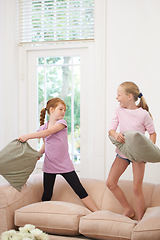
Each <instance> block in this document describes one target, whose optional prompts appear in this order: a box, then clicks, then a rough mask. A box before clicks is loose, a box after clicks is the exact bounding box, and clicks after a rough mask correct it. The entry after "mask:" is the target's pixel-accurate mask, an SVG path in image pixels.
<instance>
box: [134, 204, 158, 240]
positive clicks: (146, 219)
mask: <svg viewBox="0 0 160 240" xmlns="http://www.w3.org/2000/svg"><path fill="white" fill-rule="evenodd" d="M159 237H160V206H158V207H150V208H147V210H146V212H145V214H144V216H143V218H142V219H141V221H139V222H138V224H137V225H136V226H135V227H134V229H133V232H132V238H131V239H134V240H150V239H154V240H159Z"/></svg>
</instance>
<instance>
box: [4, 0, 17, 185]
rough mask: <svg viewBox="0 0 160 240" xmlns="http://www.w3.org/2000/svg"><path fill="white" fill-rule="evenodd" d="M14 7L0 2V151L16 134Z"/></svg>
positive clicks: (9, 0)
mask: <svg viewBox="0 0 160 240" xmlns="http://www.w3.org/2000/svg"><path fill="white" fill-rule="evenodd" d="M16 6H17V5H16V0H2V1H0V35H1V40H0V126H1V132H0V150H1V149H2V148H3V147H4V146H5V145H6V144H8V143H9V142H10V141H11V140H13V139H14V138H16V137H17V133H18V118H17V116H18V45H17V33H16V28H17V27H16V17H17V16H16ZM0 182H1V183H2V182H5V180H4V178H2V176H0Z"/></svg>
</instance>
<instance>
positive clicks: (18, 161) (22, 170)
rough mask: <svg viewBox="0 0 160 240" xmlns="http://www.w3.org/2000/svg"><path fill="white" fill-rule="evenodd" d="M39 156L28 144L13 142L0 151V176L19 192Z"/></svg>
mask: <svg viewBox="0 0 160 240" xmlns="http://www.w3.org/2000/svg"><path fill="white" fill-rule="evenodd" d="M41 156H42V155H41V154H40V153H39V152H38V151H36V150H34V149H33V148H32V147H31V146H30V145H29V143H27V142H24V143H22V142H20V141H18V140H13V141H12V142H10V143H9V144H8V145H7V146H6V147H5V148H3V149H2V150H1V151H0V174H1V175H2V176H3V177H4V178H5V179H6V180H7V181H8V182H9V183H10V184H11V185H12V186H13V187H14V188H15V189H17V190H18V191H21V188H22V186H23V185H24V184H25V183H26V181H27V179H28V178H29V176H30V174H31V173H32V172H33V170H34V168H35V165H36V162H37V160H38V159H39V158H40V157H41Z"/></svg>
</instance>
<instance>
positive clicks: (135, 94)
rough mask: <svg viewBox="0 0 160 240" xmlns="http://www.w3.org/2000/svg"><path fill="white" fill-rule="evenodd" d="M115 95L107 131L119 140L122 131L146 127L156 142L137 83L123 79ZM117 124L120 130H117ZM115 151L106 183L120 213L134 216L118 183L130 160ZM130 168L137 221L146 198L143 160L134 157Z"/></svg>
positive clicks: (121, 139) (143, 130)
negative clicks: (112, 113) (111, 117)
mask: <svg viewBox="0 0 160 240" xmlns="http://www.w3.org/2000/svg"><path fill="white" fill-rule="evenodd" d="M138 98H140V102H139V104H138V105H136V101H137V100H138ZM116 99H117V100H118V102H119V106H118V108H117V109H116V111H115V116H114V118H113V119H112V122H111V126H110V129H109V135H110V136H112V137H114V138H115V139H116V140H117V141H118V142H121V143H124V142H125V137H124V135H123V133H124V132H125V131H129V130H135V131H139V132H141V133H143V134H145V132H146V131H147V132H148V133H149V138H150V140H151V141H152V142H153V143H155V142H156V133H155V128H154V125H153V120H152V117H151V114H150V113H149V108H148V105H147V103H146V101H145V99H144V97H143V94H142V93H141V92H140V90H139V88H138V86H137V85H136V84H135V83H133V82H123V83H122V84H120V86H119V87H118V90H117V98H116ZM118 127H119V132H118V131H117V128H118ZM116 153H117V155H116V158H115V160H114V162H113V165H112V167H111V169H110V172H109V175H108V179H107V182H106V184H107V187H108V188H109V189H110V190H111V191H112V193H113V194H114V196H115V197H116V198H117V199H118V200H119V202H120V203H121V205H122V207H123V209H124V211H123V215H125V216H128V217H133V216H134V214H135V213H134V210H133V209H132V207H131V206H130V204H129V203H128V201H127V199H126V197H125V195H124V193H123V191H122V190H121V188H120V187H119V186H118V180H119V178H120V176H121V175H122V174H123V172H124V171H125V170H126V168H127V167H128V165H129V164H130V162H131V161H130V160H129V159H127V158H126V157H125V156H124V155H123V154H122V153H121V152H120V151H119V150H118V149H116ZM132 170H133V189H134V195H135V201H136V206H137V209H136V211H137V216H138V221H140V220H141V219H142V217H143V214H144V211H145V201H144V196H143V190H142V182H143V177H144V171H145V163H144V162H141V163H139V162H136V161H133V162H132Z"/></svg>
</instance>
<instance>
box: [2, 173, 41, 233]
mask: <svg viewBox="0 0 160 240" xmlns="http://www.w3.org/2000/svg"><path fill="white" fill-rule="evenodd" d="M41 196H42V176H41V174H40V175H32V176H31V177H30V178H29V179H28V181H27V183H26V184H25V185H24V186H23V188H22V190H21V192H18V191H17V190H16V189H15V188H13V187H12V186H11V185H10V184H8V183H6V184H4V185H1V186H0V219H1V221H0V234H1V233H2V232H4V231H7V230H9V229H14V228H16V227H15V225H14V213H15V210H16V209H18V208H21V207H24V206H26V205H28V204H31V203H35V202H40V201H41Z"/></svg>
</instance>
